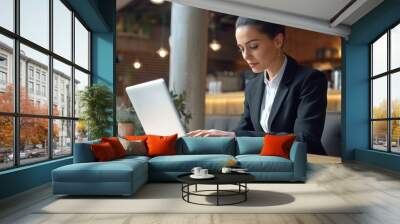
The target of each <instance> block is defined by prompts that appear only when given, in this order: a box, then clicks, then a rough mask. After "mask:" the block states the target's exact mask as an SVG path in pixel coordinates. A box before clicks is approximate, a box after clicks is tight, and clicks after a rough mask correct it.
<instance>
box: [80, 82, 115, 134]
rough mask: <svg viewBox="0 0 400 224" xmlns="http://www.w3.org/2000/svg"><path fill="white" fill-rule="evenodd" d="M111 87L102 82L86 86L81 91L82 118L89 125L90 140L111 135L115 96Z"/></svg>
mask: <svg viewBox="0 0 400 224" xmlns="http://www.w3.org/2000/svg"><path fill="white" fill-rule="evenodd" d="M112 96H113V95H112V92H111V91H110V90H109V88H108V87H107V86H105V85H102V84H94V85H92V86H88V87H86V88H85V89H84V90H83V91H81V92H80V93H79V106H80V107H81V109H82V112H81V119H82V120H84V123H85V124H86V126H87V130H88V138H89V140H93V139H98V138H101V137H104V136H110V133H109V132H108V131H107V130H109V129H110V127H111V126H112V113H113V112H112V106H113V98H112Z"/></svg>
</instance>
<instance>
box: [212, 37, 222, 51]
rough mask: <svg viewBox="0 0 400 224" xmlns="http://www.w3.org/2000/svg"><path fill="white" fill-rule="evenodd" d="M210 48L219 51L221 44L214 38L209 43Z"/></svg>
mask: <svg viewBox="0 0 400 224" xmlns="http://www.w3.org/2000/svg"><path fill="white" fill-rule="evenodd" d="M210 48H211V50H213V51H219V50H220V49H221V44H220V43H219V42H218V41H217V40H216V39H214V40H212V41H211V43H210Z"/></svg>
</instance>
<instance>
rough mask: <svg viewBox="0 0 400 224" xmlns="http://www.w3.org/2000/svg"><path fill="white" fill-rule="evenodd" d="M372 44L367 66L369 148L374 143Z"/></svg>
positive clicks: (371, 147)
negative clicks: (368, 65)
mask: <svg viewBox="0 0 400 224" xmlns="http://www.w3.org/2000/svg"><path fill="white" fill-rule="evenodd" d="M373 49H374V48H373V45H372V44H371V45H370V50H369V52H370V55H369V61H370V63H369V64H370V67H369V69H370V71H369V85H370V87H369V118H370V122H369V148H370V149H373V146H374V143H373V141H374V136H373V134H374V132H373V127H374V125H373V120H372V119H373V118H374V117H373V108H372V106H373V90H374V89H373V79H372V75H373V74H372V72H373V71H374V69H373V66H374V63H373V60H372V58H373Z"/></svg>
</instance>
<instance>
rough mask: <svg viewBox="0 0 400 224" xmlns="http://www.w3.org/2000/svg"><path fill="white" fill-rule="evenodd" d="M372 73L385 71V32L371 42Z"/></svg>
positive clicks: (376, 73)
mask: <svg viewBox="0 0 400 224" xmlns="http://www.w3.org/2000/svg"><path fill="white" fill-rule="evenodd" d="M372 68H373V70H372V71H373V73H372V74H373V75H378V74H381V73H383V72H386V71H387V34H385V35H383V36H382V37H381V38H379V39H378V40H377V41H376V42H375V43H373V44H372Z"/></svg>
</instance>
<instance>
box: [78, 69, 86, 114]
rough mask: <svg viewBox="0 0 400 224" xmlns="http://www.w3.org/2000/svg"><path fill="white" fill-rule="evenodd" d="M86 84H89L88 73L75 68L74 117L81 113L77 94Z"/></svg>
mask: <svg viewBox="0 0 400 224" xmlns="http://www.w3.org/2000/svg"><path fill="white" fill-rule="evenodd" d="M86 86H89V75H88V74H86V73H83V72H81V71H80V70H78V69H75V117H79V116H80V114H81V107H80V106H79V102H80V100H79V95H80V92H81V91H83V90H84V89H85V87H86Z"/></svg>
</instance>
